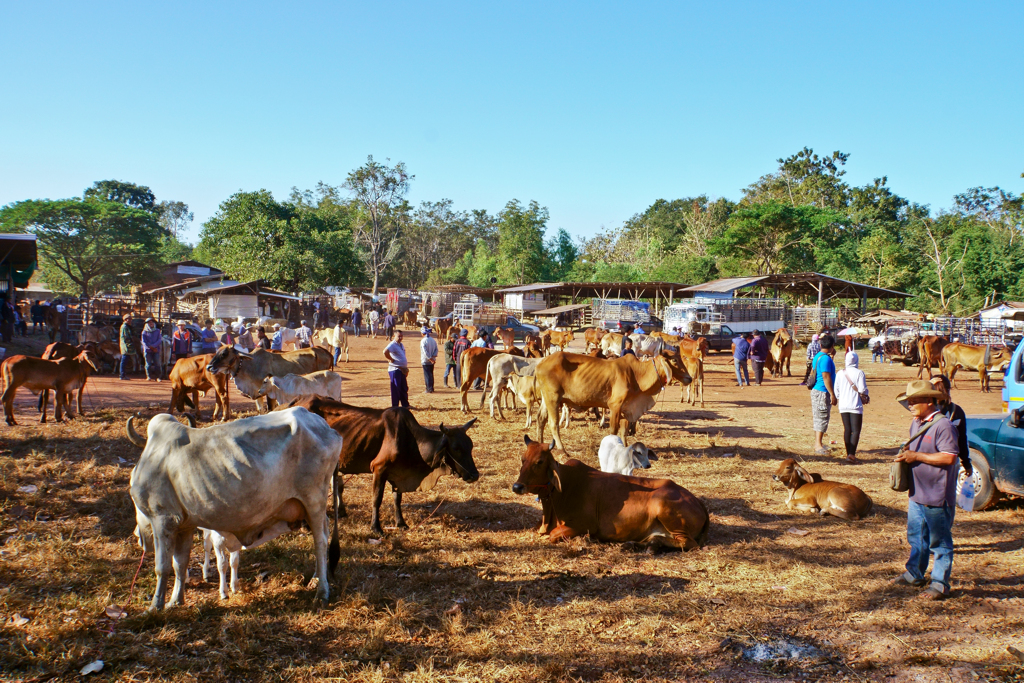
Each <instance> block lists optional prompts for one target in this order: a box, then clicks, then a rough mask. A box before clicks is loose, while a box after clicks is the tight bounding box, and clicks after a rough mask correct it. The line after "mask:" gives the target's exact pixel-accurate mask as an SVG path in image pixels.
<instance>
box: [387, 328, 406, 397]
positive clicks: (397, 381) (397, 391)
mask: <svg viewBox="0 0 1024 683" xmlns="http://www.w3.org/2000/svg"><path fill="white" fill-rule="evenodd" d="M384 358H386V359H387V361H388V375H390V376H391V407H392V408H397V407H398V406H399V405H401V406H402V407H403V408H408V407H409V382H408V381H407V380H406V376H407V375H408V374H409V362H408V361H407V360H406V358H405V346H403V345H402V331H401V330H395V334H394V338H393V339H392V340H391V343H390V344H388V345H387V346H385V347H384Z"/></svg>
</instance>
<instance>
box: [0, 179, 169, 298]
mask: <svg viewBox="0 0 1024 683" xmlns="http://www.w3.org/2000/svg"><path fill="white" fill-rule="evenodd" d="M87 196H88V197H89V198H88V199H84V200H83V199H59V200H56V201H51V200H26V201H22V202H16V203H14V204H9V205H7V206H5V207H3V209H0V231H3V232H19V231H28V232H31V233H34V234H35V235H36V240H37V242H36V243H37V247H38V250H39V257H40V265H41V266H42V270H43V275H44V276H45V278H46V281H47V283H49V284H50V285H51V286H53V287H54V288H55V289H58V290H65V291H69V292H72V291H76V292H79V293H80V294H81V296H83V297H88V296H92V295H93V294H94V293H95V292H96V291H97V290H99V289H102V288H104V287H111V286H114V285H115V284H117V283H118V282H119V280H118V275H119V274H121V273H129V280H130V282H142V281H145V280H146V279H148V278H150V277H152V275H153V274H154V273H155V270H156V266H157V264H158V263H159V261H160V258H159V257H160V253H159V252H160V238H161V237H162V235H163V231H162V230H161V229H160V226H159V225H158V224H157V219H156V215H155V214H153V213H151V212H149V211H145V210H142V209H138V208H133V207H131V206H127V205H126V204H123V203H121V202H119V201H107V200H105V199H101V198H99V197H98V196H97V195H95V194H94V195H89V194H88V193H87Z"/></svg>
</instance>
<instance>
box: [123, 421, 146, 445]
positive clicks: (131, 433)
mask: <svg viewBox="0 0 1024 683" xmlns="http://www.w3.org/2000/svg"><path fill="white" fill-rule="evenodd" d="M134 419H135V416H134V415H132V416H131V417H129V418H128V422H127V424H125V426H124V431H125V433H126V434H127V435H128V440H129V441H131V442H132V443H133V444H135V445H136V446H138V447H139V448H145V447H146V440H145V439H143V438H142V436H140V435H139V433H138V432H137V431H135V425H133V424H132V420H134Z"/></svg>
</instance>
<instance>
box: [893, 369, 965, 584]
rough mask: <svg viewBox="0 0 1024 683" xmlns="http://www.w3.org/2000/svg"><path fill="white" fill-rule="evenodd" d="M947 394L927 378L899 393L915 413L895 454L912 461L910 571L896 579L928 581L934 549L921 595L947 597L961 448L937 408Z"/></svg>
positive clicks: (911, 581) (953, 432)
mask: <svg viewBox="0 0 1024 683" xmlns="http://www.w3.org/2000/svg"><path fill="white" fill-rule="evenodd" d="M944 397H945V395H944V394H943V392H941V391H939V390H937V389H936V388H935V387H933V386H932V385H931V383H930V382H928V381H927V380H914V381H912V382H909V383H908V384H907V390H906V392H905V393H903V394H902V395H900V396H897V397H896V400H897V401H906V403H907V404H908V406H909V408H910V413H911V415H913V417H914V419H913V421H912V422H911V423H910V435H911V438H910V441H908V442H907V446H906V450H901V451H900V452H899V454H898V455H897V456H896V460H897V461H899V462H905V463H907V464H908V465H910V475H911V478H910V490H909V494H910V500H909V502H908V503H907V541H908V542H909V543H910V559H909V560H908V561H907V565H906V566H907V571H906V572H904V573H903V574H901V575H900V576H898V577H896V578H895V579H893V581H892V583H893V584H894V585H897V586H917V587H920V586H924V585H925V584H926V583H928V579H927V578H925V570H927V569H928V557H929V555H932V554H934V555H935V563H934V565H933V566H932V573H931V576H930V579H931V585H930V586H929V587H928V588H927V589H926V590H925V591H923V592H922V593H921V594H920V595H919V597H920V598H921V599H922V600H944V599H945V598H947V597H949V590H950V589H949V580H950V576H951V574H952V573H953V533H952V527H953V516H954V513H955V512H956V480H957V470H958V469H959V467H958V465H957V452H958V450H959V445H958V437H957V431H956V427H954V426H953V425H952V423H950V421H949V419H948V418H947V417H946V416H945V415H943V414H942V411H940V410H939V406H938V401H939V400H942V399H943V398H944Z"/></svg>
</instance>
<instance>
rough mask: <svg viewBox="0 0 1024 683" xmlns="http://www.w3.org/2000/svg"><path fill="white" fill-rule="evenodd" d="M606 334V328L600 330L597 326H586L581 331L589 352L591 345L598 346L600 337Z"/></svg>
mask: <svg viewBox="0 0 1024 683" xmlns="http://www.w3.org/2000/svg"><path fill="white" fill-rule="evenodd" d="M606 334H608V331H607V330H602V329H601V328H599V327H588V328H587V329H585V330H584V331H583V339H584V340H585V341H586V343H587V346H586V349H587V351H588V352H589V351H590V348H591V347H595V346H600V345H601V339H602V337H604V335H606Z"/></svg>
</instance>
